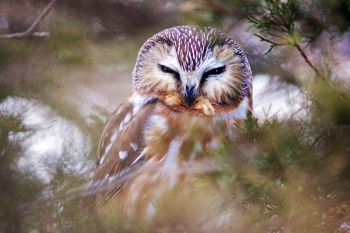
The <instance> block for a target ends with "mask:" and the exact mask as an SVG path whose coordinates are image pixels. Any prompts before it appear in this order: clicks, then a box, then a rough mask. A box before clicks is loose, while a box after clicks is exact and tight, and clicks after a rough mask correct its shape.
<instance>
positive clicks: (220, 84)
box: [134, 26, 252, 115]
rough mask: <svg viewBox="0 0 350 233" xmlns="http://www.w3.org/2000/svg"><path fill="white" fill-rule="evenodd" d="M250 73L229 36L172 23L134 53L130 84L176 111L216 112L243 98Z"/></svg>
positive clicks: (250, 89)
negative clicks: (132, 75) (134, 60)
mask: <svg viewBox="0 0 350 233" xmlns="http://www.w3.org/2000/svg"><path fill="white" fill-rule="evenodd" d="M251 82H252V74H251V70H250V66H249V63H248V60H247V59H246V57H245V55H244V53H243V51H242V50H241V49H240V47H239V46H238V45H237V43H236V42H235V41H234V40H233V38H232V37H229V36H227V35H226V34H224V33H222V32H220V31H218V30H216V29H214V28H199V27H195V26H177V27H173V28H169V29H166V30H164V31H162V32H159V33H157V34H156V35H154V36H153V37H151V38H150V39H148V40H147V41H146V42H145V43H144V45H143V46H142V48H141V49H140V52H139V54H138V58H137V61H136V65H135V69H134V89H135V91H136V92H137V93H138V94H141V95H147V96H155V97H157V98H158V99H159V100H161V101H163V102H164V103H165V104H166V105H167V106H169V107H170V108H171V109H173V110H176V111H188V112H193V113H204V114H205V115H216V114H219V113H222V112H228V111H232V110H233V109H235V108H236V107H237V106H238V105H239V104H240V103H241V102H242V100H243V99H244V98H245V97H246V98H248V99H249V103H250V107H251V91H252V87H251Z"/></svg>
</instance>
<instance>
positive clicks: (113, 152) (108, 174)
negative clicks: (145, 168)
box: [84, 99, 156, 209]
mask: <svg viewBox="0 0 350 233" xmlns="http://www.w3.org/2000/svg"><path fill="white" fill-rule="evenodd" d="M140 104H142V106H138V105H140ZM155 105H156V101H151V100H150V101H148V102H147V101H143V102H142V103H140V102H139V101H138V102H137V101H136V102H135V101H132V99H131V100H130V101H127V102H125V103H123V104H122V105H120V106H119V107H118V108H117V109H116V110H115V111H114V112H113V113H112V115H111V116H110V118H109V120H108V122H107V124H106V126H105V128H104V130H103V132H102V135H101V138H100V142H99V149H98V153H99V156H98V160H97V167H96V170H95V173H94V175H93V178H92V181H91V183H90V185H89V186H88V188H87V195H86V198H85V200H84V206H86V207H85V208H86V209H92V208H94V206H96V205H98V203H97V202H101V203H105V202H106V201H108V200H109V199H110V198H111V197H112V196H114V195H115V194H116V193H117V192H118V191H119V190H120V189H121V188H122V187H123V185H124V184H125V182H123V183H122V184H120V183H117V184H116V186H115V187H113V186H112V187H108V189H105V187H104V186H106V185H108V184H109V183H111V181H112V180H113V179H118V177H119V176H121V175H124V174H125V173H126V172H127V171H128V170H132V168H133V167H135V168H137V167H138V164H136V163H134V161H135V160H136V159H137V160H138V161H137V163H140V162H141V161H142V160H139V155H140V154H141V153H142V150H143V148H144V141H143V140H144V138H143V136H144V135H143V131H144V128H145V125H146V123H147V120H148V118H149V116H150V115H151V113H152V111H153V110H154V108H155ZM135 109H137V111H135ZM96 197H98V200H96ZM96 201H97V202H96Z"/></svg>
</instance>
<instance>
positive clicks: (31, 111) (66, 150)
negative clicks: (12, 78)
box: [0, 97, 91, 183]
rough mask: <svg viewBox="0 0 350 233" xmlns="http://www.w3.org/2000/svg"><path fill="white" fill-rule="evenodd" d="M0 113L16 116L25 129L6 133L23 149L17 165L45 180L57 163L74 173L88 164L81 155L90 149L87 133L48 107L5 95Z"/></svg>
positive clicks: (46, 180)
mask: <svg viewBox="0 0 350 233" xmlns="http://www.w3.org/2000/svg"><path fill="white" fill-rule="evenodd" d="M0 113H1V114H3V115H11V116H16V117H19V118H20V119H21V121H22V124H23V125H24V126H25V128H26V129H28V130H27V131H25V132H13V133H12V134H10V139H13V140H19V141H20V143H21V146H22V148H23V150H24V153H23V156H22V157H20V158H19V160H18V163H17V165H18V168H19V169H23V170H29V171H31V172H33V173H34V174H36V175H37V176H38V177H39V178H41V179H42V180H43V181H44V182H47V183H48V182H50V180H51V178H52V173H53V169H55V166H56V165H57V164H60V165H62V167H63V169H65V170H66V171H70V172H73V173H75V174H84V172H86V169H89V166H91V165H90V164H86V158H85V157H86V156H87V155H88V153H89V151H90V139H89V137H88V136H87V135H85V134H84V132H83V131H82V130H81V129H79V128H78V127H77V126H76V125H75V124H73V123H72V122H70V121H68V120H66V119H64V118H62V117H60V116H58V115H57V114H56V113H55V112H54V111H53V110H51V109H50V108H49V107H47V106H44V105H42V104H40V103H39V102H38V101H35V100H29V99H25V98H20V97H8V98H6V99H5V100H4V101H3V102H1V103H0Z"/></svg>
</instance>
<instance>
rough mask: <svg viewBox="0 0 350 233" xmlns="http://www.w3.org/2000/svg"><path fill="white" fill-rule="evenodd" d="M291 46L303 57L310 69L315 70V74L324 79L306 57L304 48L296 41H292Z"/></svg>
mask: <svg viewBox="0 0 350 233" xmlns="http://www.w3.org/2000/svg"><path fill="white" fill-rule="evenodd" d="M293 46H294V47H295V48H296V49H297V50H298V51H299V53H300V54H301V56H302V57H303V58H304V60H305V62H306V63H307V64H308V65H309V66H310V67H311V69H312V70H313V71H314V72H315V74H316V75H317V76H319V77H320V78H322V79H324V77H323V76H322V75H321V73H320V71H319V70H318V69H317V68H316V67H315V66H314V65H313V64H312V62H311V61H310V59H309V58H308V57H307V55H306V53H305V52H304V50H303V49H302V48H301V47H300V45H299V44H298V43H294V44H293Z"/></svg>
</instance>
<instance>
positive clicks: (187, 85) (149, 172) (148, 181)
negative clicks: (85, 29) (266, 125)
mask: <svg viewBox="0 0 350 233" xmlns="http://www.w3.org/2000/svg"><path fill="white" fill-rule="evenodd" d="M133 78H134V84H133V85H134V94H133V95H132V96H131V97H130V98H129V99H128V100H127V101H126V102H125V103H123V104H122V105H120V106H119V107H118V108H117V110H116V111H115V112H114V113H113V114H112V115H111V117H110V119H109V120H108V123H107V125H106V127H105V129H104V130H103V133H102V135H101V139H100V144H99V157H98V163H97V167H96V171H95V174H94V176H93V180H92V182H91V184H90V185H89V188H88V191H89V192H88V193H89V195H90V196H89V197H88V199H87V200H88V203H87V205H91V203H92V199H94V198H97V199H98V200H103V201H108V200H109V199H110V198H112V197H113V196H115V195H117V196H118V194H119V192H122V193H123V195H125V196H126V197H127V198H126V200H127V201H126V203H129V204H127V205H126V207H127V210H128V211H134V210H135V207H137V206H139V204H138V202H137V200H138V199H143V200H145V199H147V200H148V201H149V202H150V200H151V199H152V198H156V197H157V196H159V193H160V190H165V189H170V188H171V187H173V186H174V185H175V184H176V183H177V182H178V181H179V180H180V179H181V177H183V174H182V173H181V166H185V165H186V164H188V163H189V162H191V161H192V160H201V159H203V158H205V157H206V151H207V149H208V148H209V147H212V146H213V145H214V144H215V143H214V144H213V142H214V141H215V139H216V138H217V137H219V136H220V135H226V134H229V133H230V127H231V126H233V124H234V123H235V122H237V121H240V120H242V119H245V117H246V115H247V114H248V112H249V111H251V110H252V97H251V94H252V75H251V70H250V66H249V63H248V61H247V59H246V57H245V55H244V53H243V51H242V50H241V49H240V47H239V46H238V45H237V44H236V42H235V41H234V40H233V39H232V38H231V37H229V36H227V35H225V34H224V33H222V32H220V31H218V30H216V29H213V28H204V29H201V28H198V27H194V26H178V27H174V28H170V29H166V30H164V31H162V32H160V33H158V34H156V35H154V36H153V37H151V38H150V39H148V40H147V41H146V42H145V43H144V45H143V46H142V48H141V49H140V52H139V54H138V58H137V61H136V65H135V69H134V73H133ZM218 125H219V127H218ZM220 125H221V126H222V127H220ZM203 126H204V127H203ZM129 171H133V172H135V171H136V175H134V176H127V179H123V177H124V175H125V174H127V175H129V173H130V172H129ZM118 179H119V180H122V181H121V182H115V181H118ZM113 182H114V186H112V187H110V188H108V189H103V188H102V189H101V187H102V186H104V185H106V184H109V183H113ZM152 189H153V190H157V192H155V193H152V192H151V194H149V195H150V196H152V197H149V198H145V195H144V194H145V193H146V192H147V190H152ZM141 194H142V195H141ZM120 195H122V194H120ZM140 205H141V204H140ZM144 208H146V211H147V212H148V213H149V214H150V215H152V213H153V212H154V206H153V207H152V205H147V204H146V205H145V206H144Z"/></svg>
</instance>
